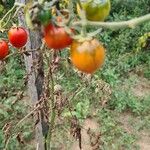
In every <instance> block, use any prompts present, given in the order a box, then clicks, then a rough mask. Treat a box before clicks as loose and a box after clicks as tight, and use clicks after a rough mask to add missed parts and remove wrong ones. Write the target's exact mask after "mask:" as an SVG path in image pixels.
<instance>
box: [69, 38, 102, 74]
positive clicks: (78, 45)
mask: <svg viewBox="0 0 150 150" xmlns="http://www.w3.org/2000/svg"><path fill="white" fill-rule="evenodd" d="M70 57H71V61H72V63H73V65H74V66H75V67H76V68H77V69H78V70H80V71H82V72H85V73H89V74H92V73H94V72H95V71H96V70H97V69H98V68H100V67H101V66H102V64H103V63H104V60H105V49H104V47H103V46H102V45H101V44H100V43H99V41H98V40H96V39H93V40H91V41H84V42H78V41H76V40H75V41H73V43H72V44H71V51H70Z"/></svg>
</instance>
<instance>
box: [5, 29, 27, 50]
mask: <svg viewBox="0 0 150 150" xmlns="http://www.w3.org/2000/svg"><path fill="white" fill-rule="evenodd" d="M8 39H9V41H10V43H11V44H12V45H13V46H14V47H16V48H21V47H23V46H25V44H26V43H27V39H28V35H27V32H26V30H25V29H24V28H22V27H12V28H11V29H10V30H9V31H8Z"/></svg>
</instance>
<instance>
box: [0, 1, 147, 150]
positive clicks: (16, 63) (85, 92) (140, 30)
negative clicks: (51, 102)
mask: <svg viewBox="0 0 150 150" xmlns="http://www.w3.org/2000/svg"><path fill="white" fill-rule="evenodd" d="M12 3H13V1H9V2H7V7H6V8H2V6H1V5H0V10H2V9H4V10H5V11H0V12H1V15H0V16H2V15H3V13H5V12H6V11H7V10H8V9H10V7H11V6H12ZM111 3H112V10H111V14H110V16H109V18H108V20H109V21H120V20H127V19H131V18H134V17H138V16H142V15H144V14H147V13H149V12H150V7H149V6H150V0H136V1H133V0H123V1H122V0H112V1H111ZM2 12H3V13H2ZM149 31H150V22H147V23H144V24H143V25H141V26H138V27H136V28H134V29H122V30H117V31H110V30H107V31H106V30H104V31H103V32H102V33H101V35H98V38H99V39H100V41H102V43H104V45H105V47H106V48H107V60H106V61H105V64H104V66H103V68H102V69H101V70H99V71H97V72H96V74H95V75H94V76H93V77H92V79H91V78H90V77H89V78H88V77H85V76H84V75H82V74H78V73H77V72H76V70H74V69H72V67H70V66H68V64H65V63H61V67H60V68H59V70H58V72H57V73H56V74H55V84H59V85H61V86H62V89H63V93H64V95H67V94H68V93H72V91H74V90H75V89H76V88H78V87H80V88H81V92H80V93H79V94H78V95H77V96H76V97H75V98H74V99H73V100H72V101H71V107H72V108H74V111H73V112H72V113H73V114H74V115H75V116H76V117H77V118H78V119H79V120H80V123H81V124H82V123H83V122H84V119H85V118H87V117H92V118H94V119H95V120H96V121H97V122H98V123H99V125H100V127H99V131H100V133H101V138H100V139H101V149H105V150H107V149H114V150H120V149H127V150H129V149H132V150H133V149H139V146H140V145H139V143H138V141H139V140H140V139H142V138H143V137H142V136H143V135H142V133H143V132H144V133H150V132H149V131H150V114H149V112H150V43H148V42H149V38H150V37H149V38H148V37H146V38H141V37H142V36H143V35H144V34H145V33H148V32H149ZM5 36H6V35H4V34H2V33H1V35H0V37H5ZM140 39H142V40H140ZM143 43H145V44H144V46H143ZM11 50H12V51H14V50H13V49H11ZM64 53H66V51H64ZM62 57H63V55H62ZM24 75H25V67H24V63H23V58H21V57H20V56H14V57H10V58H9V59H8V60H7V62H6V64H4V65H3V67H2V68H1V70H0V122H1V124H0V129H1V130H0V149H3V148H4V142H5V138H4V132H3V131H2V128H3V127H4V125H5V124H6V123H8V122H9V124H10V126H11V124H16V122H18V120H20V119H21V118H22V117H23V116H25V115H26V114H27V112H28V111H30V103H29V100H28V97H27V96H26V88H25V86H24ZM22 91H24V93H22ZM21 94H22V95H23V97H24V98H23V99H21V100H19V101H17V102H16V103H14V105H12V102H15V100H16V99H18V96H21ZM63 115H64V116H65V117H66V118H67V117H69V115H70V113H69V112H68V110H67V109H66V110H65V111H64V113H63ZM31 119H32V118H30V119H29V120H28V121H26V122H24V123H23V125H22V126H21V127H20V128H21V130H22V133H21V134H22V137H23V139H24V141H25V146H24V144H20V143H19V142H18V141H17V140H16V139H12V140H11V142H10V144H9V149H10V150H13V149H16V150H17V149H18V150H20V149H28V150H29V149H34V147H33V144H32V143H34V138H33V137H34V125H33V124H32V123H31V122H32V121H31ZM60 124H63V125H64V128H65V129H68V128H69V123H68V122H67V121H66V120H63V121H61V123H60ZM61 128H62V127H61V126H58V128H57V131H58V133H57V131H56V134H55V136H56V137H55V138H54V141H53V144H54V146H56V147H57V146H58V145H61V144H62V143H63V142H64V141H63V140H64V138H63V137H64V136H66V139H67V140H66V139H65V141H68V142H67V143H66V145H67V146H68V147H69V146H70V145H71V143H72V141H69V138H68V136H67V135H66V132H65V131H64V130H60V129H61ZM60 131H62V132H60ZM5 134H7V133H5ZM144 136H145V135H144ZM146 136H147V137H148V136H149V135H146ZM140 149H142V148H140Z"/></svg>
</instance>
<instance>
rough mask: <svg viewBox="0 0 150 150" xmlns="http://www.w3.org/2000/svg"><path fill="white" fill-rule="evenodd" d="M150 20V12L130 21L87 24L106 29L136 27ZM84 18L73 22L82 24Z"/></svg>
mask: <svg viewBox="0 0 150 150" xmlns="http://www.w3.org/2000/svg"><path fill="white" fill-rule="evenodd" d="M147 21H150V14H147V15H144V16H141V17H138V18H134V19H131V20H128V21H120V22H96V21H88V20H87V21H86V23H87V25H90V26H98V27H102V28H106V29H112V30H117V29H121V28H134V27H135V26H137V25H140V24H142V23H144V22H147ZM82 24H83V20H81V21H76V22H74V23H73V25H74V26H76V25H82Z"/></svg>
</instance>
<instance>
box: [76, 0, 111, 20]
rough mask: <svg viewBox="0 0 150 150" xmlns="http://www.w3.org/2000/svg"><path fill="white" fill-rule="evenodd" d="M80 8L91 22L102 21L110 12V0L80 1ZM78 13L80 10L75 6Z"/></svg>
mask: <svg viewBox="0 0 150 150" xmlns="http://www.w3.org/2000/svg"><path fill="white" fill-rule="evenodd" d="M81 4H82V8H83V10H84V11H85V13H86V17H87V19H88V20H91V21H104V20H105V19H106V17H107V16H108V15H109V12H110V0H90V1H89V0H88V1H87V0H82V1H81ZM77 10H78V13H79V14H80V8H79V6H78V5H77Z"/></svg>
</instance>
